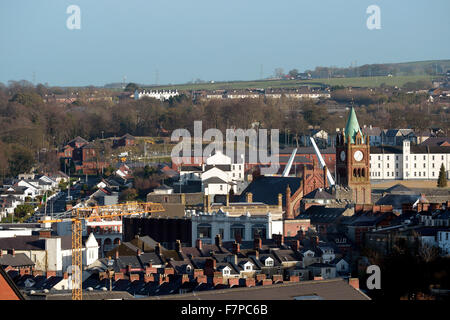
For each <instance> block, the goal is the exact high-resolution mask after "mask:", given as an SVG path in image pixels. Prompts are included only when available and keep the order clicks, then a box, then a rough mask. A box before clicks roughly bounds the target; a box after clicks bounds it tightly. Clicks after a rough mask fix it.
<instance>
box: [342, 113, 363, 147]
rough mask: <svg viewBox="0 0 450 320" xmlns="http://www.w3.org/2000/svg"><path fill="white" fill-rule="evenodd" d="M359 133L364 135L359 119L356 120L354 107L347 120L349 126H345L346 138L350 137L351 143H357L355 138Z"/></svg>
mask: <svg viewBox="0 0 450 320" xmlns="http://www.w3.org/2000/svg"><path fill="white" fill-rule="evenodd" d="M358 132H359V133H360V134H361V135H362V133H361V128H360V127H359V123H358V119H357V118H356V113H355V108H354V107H353V106H352V108H351V110H350V113H349V115H348V118H347V125H346V126H345V137H346V138H347V137H350V142H351V143H355V136H356V134H357V133H358Z"/></svg>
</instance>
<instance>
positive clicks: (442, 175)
mask: <svg viewBox="0 0 450 320" xmlns="http://www.w3.org/2000/svg"><path fill="white" fill-rule="evenodd" d="M437 186H438V188H445V187H447V175H446V172H445V167H444V164H441V169H440V170H439V178H438V182H437Z"/></svg>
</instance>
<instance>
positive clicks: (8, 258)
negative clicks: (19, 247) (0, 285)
mask: <svg viewBox="0 0 450 320" xmlns="http://www.w3.org/2000/svg"><path fill="white" fill-rule="evenodd" d="M34 264H35V263H34V262H33V261H32V260H31V259H30V258H28V257H27V256H26V255H25V254H24V253H17V254H15V255H14V256H13V255H12V254H4V255H2V256H1V257H0V266H5V267H6V266H11V267H23V266H34Z"/></svg>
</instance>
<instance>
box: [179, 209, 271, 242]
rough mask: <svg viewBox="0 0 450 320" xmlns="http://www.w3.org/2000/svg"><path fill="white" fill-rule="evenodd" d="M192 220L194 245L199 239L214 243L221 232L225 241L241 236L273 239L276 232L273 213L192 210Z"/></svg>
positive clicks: (247, 239)
mask: <svg viewBox="0 0 450 320" xmlns="http://www.w3.org/2000/svg"><path fill="white" fill-rule="evenodd" d="M188 216H190V217H191V221H192V245H193V246H195V242H196V240H197V239H201V240H202V242H204V243H210V244H212V243H214V237H215V236H216V235H218V234H220V236H221V238H222V239H223V241H235V240H236V239H237V237H240V238H241V239H242V240H243V241H252V240H254V238H255V237H256V236H257V237H261V238H263V239H271V237H272V234H273V233H276V232H274V228H273V225H272V223H273V222H275V221H272V216H271V214H270V213H269V214H267V215H258V216H257V215H254V216H252V215H250V214H249V213H247V215H242V216H238V217H233V216H230V215H229V214H228V213H226V212H223V211H222V210H219V211H217V212H216V211H214V212H212V213H202V212H200V213H195V212H190V213H189V215H188Z"/></svg>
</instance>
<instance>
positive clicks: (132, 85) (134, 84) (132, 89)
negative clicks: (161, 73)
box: [125, 82, 139, 92]
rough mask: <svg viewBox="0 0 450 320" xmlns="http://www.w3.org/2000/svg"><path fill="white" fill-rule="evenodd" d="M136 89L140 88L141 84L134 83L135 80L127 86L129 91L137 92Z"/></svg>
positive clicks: (126, 89)
mask: <svg viewBox="0 0 450 320" xmlns="http://www.w3.org/2000/svg"><path fill="white" fill-rule="evenodd" d="M136 90H139V86H138V85H137V84H136V83H133V82H130V83H129V84H127V86H126V87H125V91H128V92H135V91H136Z"/></svg>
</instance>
